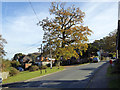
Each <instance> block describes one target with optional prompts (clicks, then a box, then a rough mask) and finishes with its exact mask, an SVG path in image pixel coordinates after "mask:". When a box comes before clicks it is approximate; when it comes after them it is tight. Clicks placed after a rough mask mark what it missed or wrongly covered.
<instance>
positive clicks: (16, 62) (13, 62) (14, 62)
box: [11, 60, 21, 68]
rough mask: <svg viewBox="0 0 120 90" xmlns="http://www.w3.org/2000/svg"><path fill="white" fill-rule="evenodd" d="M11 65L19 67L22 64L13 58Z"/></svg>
mask: <svg viewBox="0 0 120 90" xmlns="http://www.w3.org/2000/svg"><path fill="white" fill-rule="evenodd" d="M11 66H12V67H15V68H17V67H19V66H21V64H20V63H19V62H18V61H15V60H13V61H12V62H11Z"/></svg>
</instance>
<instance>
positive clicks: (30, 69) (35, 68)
mask: <svg viewBox="0 0 120 90" xmlns="http://www.w3.org/2000/svg"><path fill="white" fill-rule="evenodd" d="M37 70H39V67H38V66H37V65H34V66H31V67H30V68H29V71H30V72H32V71H37Z"/></svg>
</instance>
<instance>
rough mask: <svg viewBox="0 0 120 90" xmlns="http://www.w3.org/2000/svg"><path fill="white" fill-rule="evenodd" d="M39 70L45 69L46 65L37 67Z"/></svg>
mask: <svg viewBox="0 0 120 90" xmlns="http://www.w3.org/2000/svg"><path fill="white" fill-rule="evenodd" d="M39 68H40V69H47V66H46V65H43V66H41V67H39Z"/></svg>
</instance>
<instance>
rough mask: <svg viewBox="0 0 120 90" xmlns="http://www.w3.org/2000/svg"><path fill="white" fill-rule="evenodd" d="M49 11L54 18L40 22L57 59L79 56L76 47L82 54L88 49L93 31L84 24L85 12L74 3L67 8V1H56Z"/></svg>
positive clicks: (47, 42) (47, 44) (47, 43)
mask: <svg viewBox="0 0 120 90" xmlns="http://www.w3.org/2000/svg"><path fill="white" fill-rule="evenodd" d="M49 12H50V14H51V15H54V18H52V19H49V18H46V19H43V20H42V21H40V22H39V23H38V25H40V26H42V28H43V30H44V37H43V39H44V40H45V41H46V46H49V45H51V48H52V52H53V53H54V56H53V57H54V58H55V59H56V60H60V58H61V56H63V58H64V59H68V58H71V57H76V58H78V57H79V55H78V53H77V52H76V49H79V51H80V54H81V55H82V51H83V50H87V48H88V45H87V42H88V36H89V35H91V32H92V31H91V30H90V29H89V28H88V26H83V18H84V17H85V13H84V12H82V11H81V10H80V9H79V8H76V7H75V6H74V5H73V6H71V7H68V8H67V7H66V6H65V3H54V2H52V3H51V7H50V8H49Z"/></svg>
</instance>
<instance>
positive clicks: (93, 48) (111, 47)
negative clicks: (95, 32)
mask: <svg viewBox="0 0 120 90" xmlns="http://www.w3.org/2000/svg"><path fill="white" fill-rule="evenodd" d="M100 49H102V50H103V51H105V52H109V53H110V52H112V53H113V52H116V30H114V31H113V32H110V33H109V35H108V36H106V37H104V38H103V39H100V40H95V41H94V42H93V43H90V44H89V48H88V50H89V52H94V53H95V52H97V51H99V50H100Z"/></svg>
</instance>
